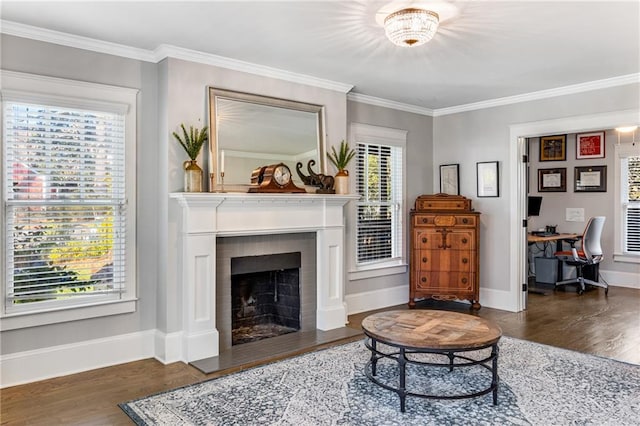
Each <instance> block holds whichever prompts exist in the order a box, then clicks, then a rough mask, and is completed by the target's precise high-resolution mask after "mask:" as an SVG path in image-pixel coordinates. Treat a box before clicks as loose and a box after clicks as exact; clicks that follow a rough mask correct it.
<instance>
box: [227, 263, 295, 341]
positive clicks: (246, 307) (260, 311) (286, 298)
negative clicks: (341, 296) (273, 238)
mask: <svg viewBox="0 0 640 426" xmlns="http://www.w3.org/2000/svg"><path fill="white" fill-rule="evenodd" d="M300 266H301V253H300V252H295V253H279V254H270V255H263V256H244V257H234V258H232V259H231V316H232V319H231V326H232V337H231V341H232V345H239V344H242V343H248V342H254V341H257V340H262V339H267V338H270V337H275V336H280V335H283V334H287V333H293V332H295V331H298V330H300Z"/></svg>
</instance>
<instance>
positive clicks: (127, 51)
mask: <svg viewBox="0 0 640 426" xmlns="http://www.w3.org/2000/svg"><path fill="white" fill-rule="evenodd" d="M0 33H2V34H7V35H11V36H16V37H23V38H28V39H32V40H38V41H44V42H47V43H53V44H59V45H62V46H67V47H75V48H77V49H84V50H90V51H92V52H98V53H106V54H109V55H115V56H121V57H124V58H130V59H137V60H139V61H145V62H153V61H154V55H153V52H151V51H149V50H146V49H139V48H137V47H131V46H125V45H123V44H118V43H111V42H108V41H102V40H96V39H93V38H89V37H82V36H78V35H73V34H69V33H63V32H60V31H54V30H48V29H44V28H39V27H34V26H31V25H25V24H20V23H18V22H12V21H5V20H0Z"/></svg>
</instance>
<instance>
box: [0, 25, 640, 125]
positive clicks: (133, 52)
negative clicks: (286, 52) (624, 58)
mask: <svg viewBox="0 0 640 426" xmlns="http://www.w3.org/2000/svg"><path fill="white" fill-rule="evenodd" d="M0 33H3V34H8V35H12V36H17V37H23V38H29V39H33V40H39V41H43V42H47V43H55V44H59V45H62V46H68V47H74V48H77V49H84V50H89V51H93V52H99V53H106V54H109V55H116V56H120V57H123V58H130V59H137V60H140V61H144V62H153V63H158V62H160V61H162V60H163V59H165V58H169V57H171V58H177V59H184V60H188V61H192V62H197V63H202V64H208V65H214V66H219V67H224V68H229V69H233V70H236V71H242V72H247V73H251V74H255V75H261V76H266V77H272V78H277V79H281V80H285V81H291V82H294V83H301V84H307V85H310V86H314V87H320V88H324V89H329V90H335V91H339V92H342V93H347V92H349V91H350V90H352V88H353V87H354V86H353V84H348V83H342V82H336V81H331V80H325V79H321V78H317V77H313V76H309V75H305V74H297V73H293V72H290V71H286V70H281V69H277V68H271V67H267V66H264V65H259V64H254V63H251V62H244V61H238V60H235V59H231V58H226V57H223V56H218V55H212V54H209V53H204V52H199V51H195V50H190V49H185V48H182V47H177V46H171V45H167V44H161V45H159V46H158V47H156V48H155V49H154V50H147V49H140V48H136V47H131V46H126V45H123V44H117V43H111V42H107V41H102V40H97V39H93V38H89V37H82V36H78V35H73V34H69V33H63V32H60V31H53V30H48V29H44V28H38V27H34V26H31V25H25V24H21V23H18V22H12V21H6V20H0ZM637 83H640V73H635V74H627V75H622V76H618V77H612V78H605V79H602V80H595V81H590V82H586V83H579V84H572V85H569V86H561V87H557V88H554V89H547V90H540V91H537V92H531V93H523V94H519V95H514V96H506V97H502V98H496V99H489V100H485V101H480V102H472V103H469V104H462V105H456V106H451V107H445V108H437V109H431V108H426V107H421V106H417V105H411V104H406V103H402V102H396V101H392V100H388V99H383V98H377V97H374V96H369V95H364V94H359V93H349V94H348V95H347V99H349V100H351V101H354V102H361V103H365V104H370V105H376V106H381V107H385V108H391V109H395V110H399V111H406V112H412V113H415V114H422V115H426V116H430V117H439V116H443V115H449V114H456V113H459V112H465V111H473V110H479V109H485V108H493V107H496V106H504V105H511V104H517V103H520V102H529V101H533V100H540V99H546V98H552V97H556V96H564V95H570V94H575V93H582V92H588V91H591V90H598V89H605V88H609V87H616V86H624V85H627V84H637Z"/></svg>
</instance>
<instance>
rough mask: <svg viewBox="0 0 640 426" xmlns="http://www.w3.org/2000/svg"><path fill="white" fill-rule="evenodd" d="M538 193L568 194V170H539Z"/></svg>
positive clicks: (564, 168)
mask: <svg viewBox="0 0 640 426" xmlns="http://www.w3.org/2000/svg"><path fill="white" fill-rule="evenodd" d="M538 192H567V168H566V167H562V168H559V169H538Z"/></svg>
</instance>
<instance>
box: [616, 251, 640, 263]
mask: <svg viewBox="0 0 640 426" xmlns="http://www.w3.org/2000/svg"><path fill="white" fill-rule="evenodd" d="M613 261H614V262H621V263H640V255H638V254H622V253H613Z"/></svg>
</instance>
